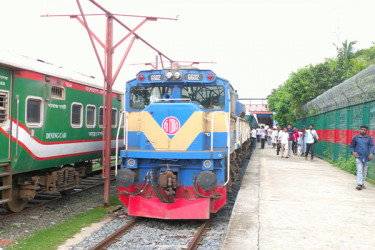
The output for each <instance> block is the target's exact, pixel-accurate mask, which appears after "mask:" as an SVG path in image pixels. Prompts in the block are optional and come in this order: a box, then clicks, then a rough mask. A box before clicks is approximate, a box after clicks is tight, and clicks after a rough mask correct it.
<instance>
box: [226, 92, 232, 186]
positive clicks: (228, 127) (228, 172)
mask: <svg viewBox="0 0 375 250" xmlns="http://www.w3.org/2000/svg"><path fill="white" fill-rule="evenodd" d="M228 104H229V105H228V111H229V115H228V120H227V119H225V121H226V124H227V148H228V153H227V181H226V182H225V183H224V186H226V185H227V184H228V182H229V180H230V138H229V136H230V135H229V132H230V115H231V114H230V111H231V110H230V91H229V89H228ZM228 123H229V125H228Z"/></svg>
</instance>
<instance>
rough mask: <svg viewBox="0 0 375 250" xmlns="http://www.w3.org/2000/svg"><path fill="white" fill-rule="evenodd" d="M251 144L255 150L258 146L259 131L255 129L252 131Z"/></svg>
mask: <svg viewBox="0 0 375 250" xmlns="http://www.w3.org/2000/svg"><path fill="white" fill-rule="evenodd" d="M250 143H251V145H252V148H253V149H254V148H255V147H256V145H257V130H256V129H255V128H253V129H252V130H251V137H250Z"/></svg>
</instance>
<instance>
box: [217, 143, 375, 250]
mask: <svg viewBox="0 0 375 250" xmlns="http://www.w3.org/2000/svg"><path fill="white" fill-rule="evenodd" d="M249 164H250V165H249V166H248V168H247V170H246V173H245V176H244V180H243V183H242V187H241V190H240V192H239V194H238V197H237V201H236V204H235V206H234V209H233V214H232V217H231V221H230V223H229V227H228V233H227V236H226V238H225V240H224V243H223V249H375V187H374V186H373V185H371V184H368V183H367V184H366V186H367V189H366V190H362V191H357V190H356V189H355V186H356V177H355V176H354V175H352V174H349V173H347V172H345V171H343V170H341V169H339V168H337V167H333V166H332V165H330V164H329V163H327V162H325V161H323V160H321V159H316V160H315V161H314V162H311V161H305V159H304V158H303V157H299V156H294V157H292V158H290V159H283V158H280V156H276V152H275V151H274V149H271V148H270V147H269V146H268V147H267V146H266V149H265V150H260V149H255V151H254V153H253V155H252V157H251V160H250V162H249Z"/></svg>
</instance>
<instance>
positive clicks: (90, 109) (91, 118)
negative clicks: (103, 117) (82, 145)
mask: <svg viewBox="0 0 375 250" xmlns="http://www.w3.org/2000/svg"><path fill="white" fill-rule="evenodd" d="M95 115H96V107H95V106H94V105H87V106H86V127H87V128H94V127H95V123H96V116H95Z"/></svg>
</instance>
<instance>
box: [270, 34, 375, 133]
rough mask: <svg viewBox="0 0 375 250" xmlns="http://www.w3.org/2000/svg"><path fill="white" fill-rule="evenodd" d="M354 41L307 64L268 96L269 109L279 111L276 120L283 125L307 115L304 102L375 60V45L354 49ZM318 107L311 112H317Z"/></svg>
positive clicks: (274, 117) (343, 44) (345, 43)
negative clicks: (319, 59) (335, 52)
mask: <svg viewBox="0 0 375 250" xmlns="http://www.w3.org/2000/svg"><path fill="white" fill-rule="evenodd" d="M355 44H356V42H355V41H353V42H348V41H345V42H344V43H342V47H337V46H336V45H335V46H336V49H337V56H336V57H335V58H329V59H326V60H325V61H324V62H323V63H319V64H316V65H308V66H306V67H303V68H300V69H298V70H297V72H292V73H291V74H290V75H289V78H288V79H287V80H286V81H285V82H284V84H283V85H280V86H279V87H278V88H277V89H273V90H272V92H271V94H270V95H269V96H268V104H269V109H270V110H272V111H274V112H276V114H275V115H274V116H273V119H275V120H277V121H278V122H279V124H280V125H281V126H286V125H287V124H289V123H290V124H293V123H295V121H296V118H297V117H304V116H306V115H307V114H303V113H302V111H301V107H302V105H303V104H305V103H307V102H308V101H310V100H312V99H314V98H315V97H317V96H319V95H321V94H322V93H324V92H325V91H326V90H328V89H330V88H332V87H334V86H336V85H338V84H340V83H341V82H343V81H344V80H346V79H348V78H350V77H352V76H354V75H355V74H357V73H358V72H360V71H362V70H364V69H365V68H367V67H368V66H370V65H371V64H373V63H375V46H373V47H370V48H369V49H364V50H358V51H357V52H354V45H355ZM314 113H315V110H311V111H309V114H310V115H311V114H314Z"/></svg>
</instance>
